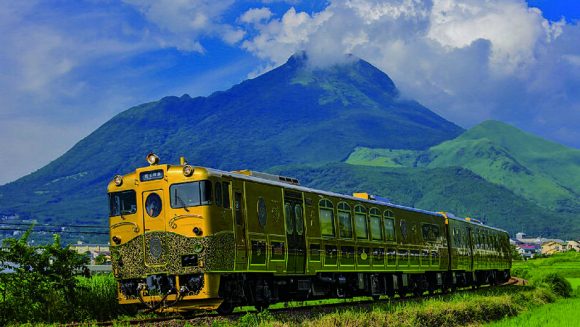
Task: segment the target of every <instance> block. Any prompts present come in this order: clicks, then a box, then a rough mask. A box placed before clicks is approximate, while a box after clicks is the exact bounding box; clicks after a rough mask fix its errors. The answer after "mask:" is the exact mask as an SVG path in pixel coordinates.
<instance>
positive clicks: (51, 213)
mask: <svg viewBox="0 0 580 327" xmlns="http://www.w3.org/2000/svg"><path fill="white" fill-rule="evenodd" d="M462 132H463V129H462V128H460V127H458V126H457V125H455V124H453V123H451V122H449V121H447V120H445V119H443V118H441V117H440V116H438V115H436V114H435V113H433V112H431V111H430V110H428V109H427V108H425V107H424V106H422V105H420V104H419V103H417V102H415V101H411V100H406V99H403V98H401V97H400V96H399V92H398V90H397V88H396V86H395V84H394V83H393V81H392V80H391V79H390V78H389V77H388V76H387V75H386V74H384V73H383V72H381V71H380V70H378V69H377V68H375V67H373V66H372V65H371V64H369V63H368V62H366V61H364V60H360V59H358V58H355V57H350V58H348V59H347V61H346V62H345V63H343V64H339V65H334V66H330V67H326V68H312V67H309V65H308V60H307V57H306V55H305V54H304V53H300V54H297V55H294V56H292V57H291V58H290V59H289V60H288V61H287V62H286V63H285V64H284V65H282V66H280V67H278V68H276V69H274V70H272V71H270V72H268V73H265V74H263V75H261V76H259V77H257V78H254V79H251V80H247V81H244V82H242V83H240V84H238V85H236V86H234V87H232V88H231V89H229V90H227V91H223V92H216V93H214V94H212V95H210V96H208V97H196V98H191V97H189V96H188V95H184V96H182V97H166V98H163V99H161V100H159V101H156V102H151V103H147V104H143V105H139V106H136V107H133V108H131V109H129V110H126V111H124V112H122V113H120V114H118V115H117V116H115V117H114V118H112V119H111V120H110V121H108V122H107V123H105V124H104V125H102V126H101V127H99V128H98V129H97V130H96V131H94V132H93V133H92V134H90V135H89V136H87V137H86V138H84V139H83V140H82V141H80V142H79V143H77V144H76V145H75V146H74V147H73V148H72V149H70V150H69V151H68V152H67V153H65V154H64V155H63V156H61V157H60V158H58V159H56V160H55V161H53V162H51V163H50V164H49V165H47V166H45V167H43V168H41V169H40V170H38V171H36V172H34V173H32V174H30V175H28V176H25V177H23V178H21V179H19V180H17V181H15V182H13V183H9V184H6V185H4V186H1V187H0V216H2V215H18V216H19V217H20V218H35V219H38V220H40V221H41V222H46V223H53V224H60V223H67V224H71V223H92V224H103V225H105V224H106V218H107V203H106V194H105V193H106V185H107V182H108V181H109V180H110V179H111V178H112V176H114V175H115V174H119V173H127V172H129V171H132V170H134V169H135V168H136V167H139V166H143V165H144V164H145V161H144V156H145V155H146V154H147V153H148V152H149V151H154V152H156V153H157V154H158V155H159V156H160V157H161V158H162V161H163V162H167V163H172V162H173V163H176V162H179V159H178V158H179V156H185V157H186V158H187V159H188V161H189V162H190V163H192V164H195V165H204V166H210V167H215V168H220V169H225V170H232V169H241V168H251V169H255V170H264V169H267V168H269V167H272V166H277V165H288V164H325V163H329V162H339V161H341V160H344V159H345V158H347V157H348V155H349V154H350V153H351V152H352V151H353V150H354V149H355V148H356V147H361V146H362V147H369V148H392V149H411V150H426V149H428V148H429V147H431V146H434V145H436V144H439V143H441V142H443V141H446V140H450V139H453V138H455V137H457V136H458V135H460V134H461V133H462Z"/></svg>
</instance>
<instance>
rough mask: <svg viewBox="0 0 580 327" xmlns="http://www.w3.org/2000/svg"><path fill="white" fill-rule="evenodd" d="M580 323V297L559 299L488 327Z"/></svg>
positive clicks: (562, 326)
mask: <svg viewBox="0 0 580 327" xmlns="http://www.w3.org/2000/svg"><path fill="white" fill-rule="evenodd" d="M578 325H580V297H575V298H571V299H565V300H558V301H556V302H554V303H550V304H546V305H544V306H541V307H538V308H536V309H534V310H531V311H527V312H525V313H523V314H521V315H519V316H517V317H514V318H509V319H504V320H501V321H498V322H495V323H491V324H489V325H487V326H488V327H519V326H526V327H547V326H561V327H567V326H569V327H576V326H578Z"/></svg>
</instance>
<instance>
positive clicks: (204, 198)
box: [199, 181, 213, 205]
mask: <svg viewBox="0 0 580 327" xmlns="http://www.w3.org/2000/svg"><path fill="white" fill-rule="evenodd" d="M199 187H200V189H201V204H202V205H204V204H211V198H212V195H213V193H212V191H211V182H210V181H202V182H200V183H199Z"/></svg>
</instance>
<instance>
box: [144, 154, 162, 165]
mask: <svg viewBox="0 0 580 327" xmlns="http://www.w3.org/2000/svg"><path fill="white" fill-rule="evenodd" d="M146 159H147V162H148V163H149V164H150V165H151V166H153V165H156V164H158V163H159V157H158V156H157V155H156V154H155V153H153V152H151V153H149V154H148V155H147V158H146Z"/></svg>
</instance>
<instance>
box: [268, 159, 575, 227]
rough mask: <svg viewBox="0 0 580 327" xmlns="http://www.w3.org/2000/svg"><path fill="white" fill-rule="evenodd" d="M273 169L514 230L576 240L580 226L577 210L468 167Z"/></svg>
mask: <svg viewBox="0 0 580 327" xmlns="http://www.w3.org/2000/svg"><path fill="white" fill-rule="evenodd" d="M273 172H276V173H280V174H283V175H287V176H294V177H297V178H298V179H299V180H300V182H301V183H302V184H304V185H308V186H310V187H315V188H320V189H324V190H332V191H334V192H338V193H343V194H352V193H354V192H367V193H370V194H375V195H381V196H384V197H387V198H389V199H390V200H391V201H392V202H393V203H397V204H402V205H407V206H411V207H416V208H421V209H426V210H432V211H447V212H452V213H453V214H455V215H456V216H459V217H475V218H478V219H481V220H483V221H485V222H486V223H488V224H490V225H492V226H499V227H501V228H505V229H506V230H508V231H509V232H511V233H512V234H515V233H516V232H519V231H521V230H525V231H526V232H528V233H530V234H532V233H533V234H535V235H542V236H546V237H563V238H577V237H578V235H580V224H577V222H576V220H575V216H574V215H573V214H569V213H557V212H554V211H551V210H545V209H543V208H541V207H540V206H538V205H537V204H535V203H534V202H532V201H528V200H526V199H523V198H522V197H520V196H518V195H516V194H514V193H513V192H511V191H510V190H508V189H506V188H505V187H502V186H499V185H496V184H493V183H490V182H488V181H486V180H485V179H483V178H481V177H480V176H478V175H476V174H475V173H473V172H471V171H470V170H468V169H464V168H458V167H445V168H400V167H399V168H386V167H369V166H357V165H349V164H328V165H324V166H321V167H297V166H292V167H277V168H275V169H274V170H273ZM555 221H557V222H558V223H557V224H555V223H554V222H555Z"/></svg>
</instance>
